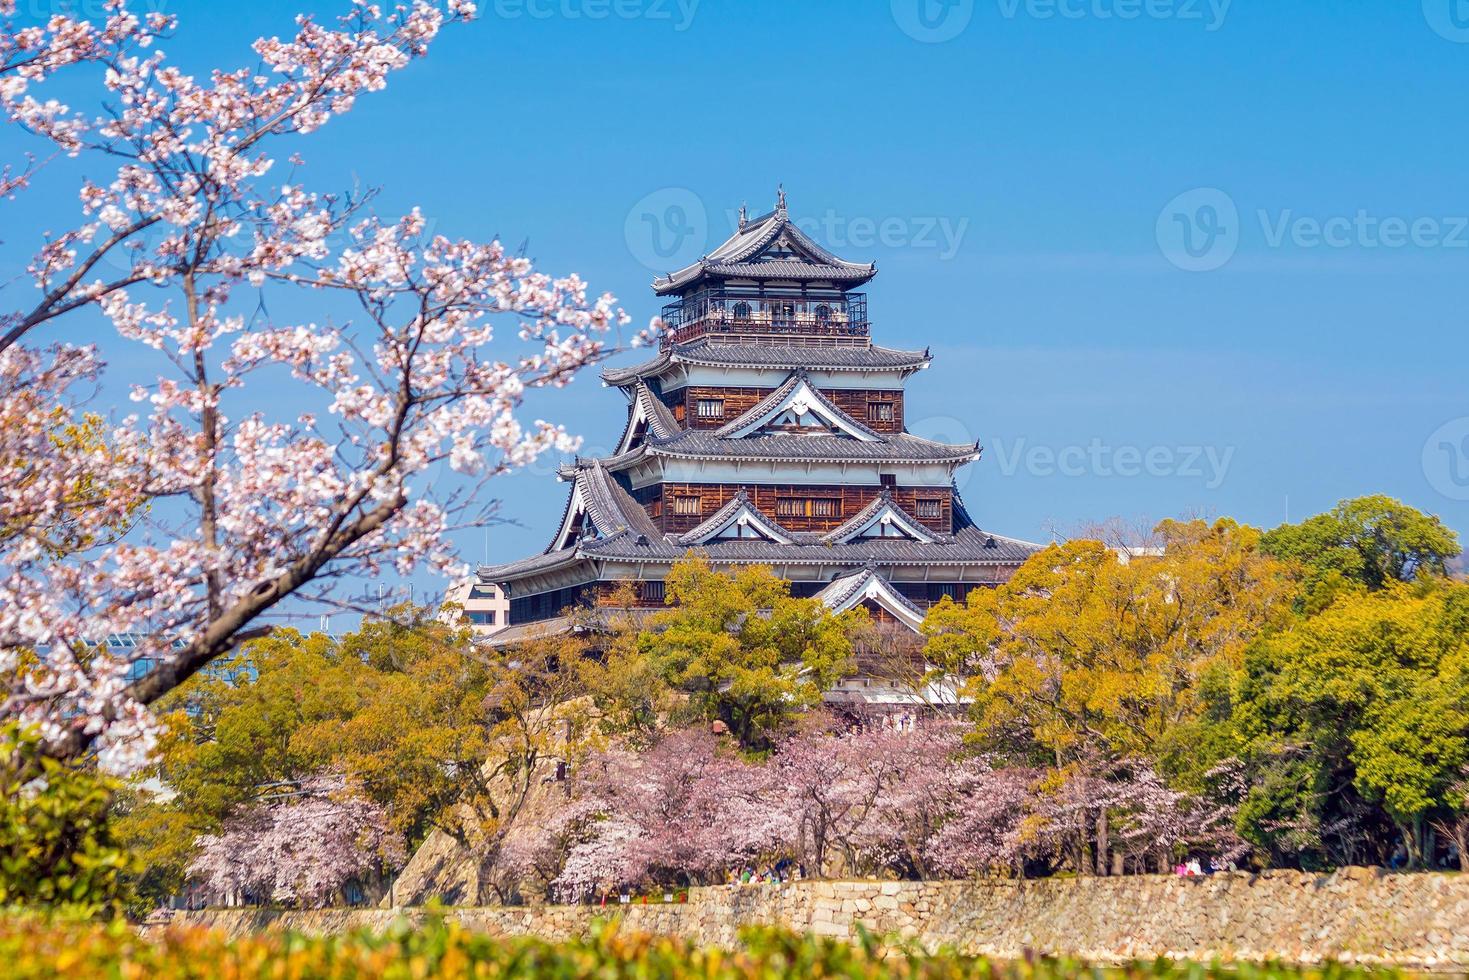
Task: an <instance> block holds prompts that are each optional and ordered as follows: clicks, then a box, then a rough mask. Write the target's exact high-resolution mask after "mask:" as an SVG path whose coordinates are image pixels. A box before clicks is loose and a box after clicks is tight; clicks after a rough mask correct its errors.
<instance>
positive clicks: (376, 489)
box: [0, 0, 646, 770]
mask: <svg viewBox="0 0 1469 980" xmlns="http://www.w3.org/2000/svg"><path fill="white" fill-rule="evenodd" d="M473 13H474V7H473V5H472V4H470V3H467V2H464V0H444V2H442V3H429V2H425V0H413V2H412V3H410V4H405V5H401V6H396V7H392V8H388V9H384V8H380V7H379V6H377V5H376V4H372V3H368V2H364V0H358V2H356V3H354V4H352V6H351V8H350V10H349V11H348V13H347V14H346V15H345V16H344V17H343V18H341V20H340V22H339V23H337V24H335V25H327V24H321V23H317V22H316V21H315V20H313V19H312V18H310V17H307V16H302V17H299V18H297V21H296V27H295V32H294V34H292V35H291V36H289V37H286V38H281V37H267V38H261V39H260V40H258V41H256V42H255V43H254V45H253V51H254V58H255V63H254V64H251V65H248V66H246V67H241V68H238V69H234V70H222V69H221V70H216V71H214V72H212V73H210V74H209V76H208V77H207V78H199V77H195V76H192V75H188V74H186V73H184V72H182V71H180V70H179V69H178V68H177V67H175V66H173V65H171V64H169V63H168V61H167V60H166V58H165V55H164V53H163V52H162V51H161V50H158V48H159V44H160V39H162V38H166V37H167V36H168V34H169V32H170V31H171V30H172V29H173V28H174V24H173V22H172V21H171V20H170V19H169V18H166V17H162V16H159V15H149V16H148V17H146V18H140V17H137V16H135V15H133V14H131V13H129V12H128V10H127V7H126V3H125V0H109V2H108V3H107V5H106V15H107V16H106V19H105V22H104V23H102V24H100V25H96V26H94V25H92V24H90V23H88V22H86V21H81V20H76V19H73V18H69V17H66V16H57V17H53V18H51V20H50V21H48V22H47V23H46V24H44V25H33V26H26V25H23V24H19V23H16V22H15V17H16V10H15V4H14V3H13V2H11V0H0V106H3V108H4V112H5V114H6V118H7V121H8V124H9V125H10V126H11V129H12V131H13V132H14V133H15V134H16V135H17V136H19V135H21V134H22V132H24V133H27V134H29V136H30V138H32V139H33V140H34V141H35V142H36V144H37V145H39V146H43V147H49V151H48V152H50V153H51V154H52V155H53V156H54V155H56V154H64V155H70V156H77V157H80V158H82V159H83V160H85V161H87V162H88V164H89V169H91V170H93V172H95V171H100V170H102V169H104V168H106V169H107V170H108V171H109V172H112V173H114V174H115V176H114V177H113V179H112V180H111V181H109V182H102V183H94V182H92V181H90V180H86V181H83V182H82V184H81V187H80V190H79V199H80V202H79V213H78V214H77V215H76V216H75V220H74V221H72V222H70V223H69V229H68V230H65V231H63V232H60V233H58V234H54V235H53V234H50V233H46V234H39V233H38V234H37V238H38V239H39V243H38V251H37V252H36V254H35V257H34V259H33V260H32V261H31V263H30V265H29V270H28V271H29V276H30V279H31V281H32V285H33V286H34V293H32V294H30V295H27V296H22V295H21V294H19V293H14V295H12V296H10V297H9V301H8V302H5V303H4V304H3V305H0V413H3V414H0V467H3V468H4V471H5V472H6V473H7V474H9V473H17V474H19V476H18V478H17V479H13V480H11V479H7V480H5V481H0V674H3V675H4V677H5V680H6V688H5V690H4V691H3V692H0V699H3V700H0V717H18V718H20V719H21V720H23V721H24V722H26V723H30V724H34V725H37V726H39V728H40V730H41V731H42V733H43V735H44V737H45V738H46V740H47V743H48V745H50V746H51V749H52V751H53V752H55V753H57V754H63V755H77V754H81V753H85V752H89V751H97V752H98V753H100V756H101V759H102V762H103V763H104V764H106V765H108V766H110V767H112V768H115V769H119V770H126V769H129V768H133V767H136V766H137V765H139V764H141V762H142V761H143V760H144V759H146V757H147V753H148V751H149V748H150V746H151V744H152V740H153V737H154V731H155V722H154V720H153V718H152V716H151V714H150V712H149V711H148V707H147V706H148V705H149V704H150V703H151V702H153V701H155V700H156V699H158V698H159V697H161V696H162V695H163V694H165V693H167V692H168V691H169V690H171V689H172V688H174V687H176V686H177V685H178V684H180V683H181V682H182V681H184V680H185V679H187V678H188V677H189V676H191V675H192V674H193V673H195V672H196V671H198V670H199V669H200V668H201V667H203V666H204V665H206V664H207V663H209V662H210V661H211V660H213V659H214V658H216V657H218V656H220V655H221V654H224V653H227V652H228V651H230V650H231V649H233V648H235V647H236V646H238V645H239V644H240V643H241V642H243V641H245V640H248V639H250V638H252V637H256V636H260V635H262V634H263V633H265V632H267V631H268V630H269V625H268V620H267V617H268V616H269V615H270V614H271V613H272V610H276V609H277V607H279V606H280V604H281V603H283V602H284V601H286V600H288V599H292V600H297V601H306V602H319V603H325V604H328V607H329V608H330V607H331V606H332V605H333V604H336V605H340V604H341V603H342V602H343V599H342V597H341V590H340V589H338V588H337V587H336V586H337V585H338V584H339V583H340V582H341V580H343V579H349V578H354V577H371V576H375V575H378V574H379V573H381V572H384V571H391V572H393V573H394V574H396V575H399V576H402V575H407V574H409V573H411V572H413V571H414V570H415V569H416V568H419V567H421V566H425V565H426V566H427V567H430V568H432V569H435V570H437V571H440V572H443V573H447V574H454V573H458V572H460V571H461V569H460V566H459V565H458V563H457V562H456V561H455V557H454V552H453V548H452V547H451V545H450V539H449V536H450V534H451V533H452V532H453V531H454V530H455V529H457V528H459V527H463V526H467V525H472V524H476V523H479V522H481V521H482V520H484V518H485V516H486V515H485V513H484V504H483V503H482V497H481V495H480V494H479V493H478V490H479V484H480V483H482V482H483V481H484V480H486V479H488V478H490V477H493V476H495V475H498V474H501V473H503V472H505V471H507V470H509V469H511V468H514V467H517V466H520V465H523V464H525V463H527V462H528V461H530V460H533V459H534V458H535V457H536V456H537V455H538V454H539V453H541V452H544V451H546V450H553V449H554V450H563V451H564V450H570V449H572V448H573V447H574V446H575V445H576V440H574V439H573V438H572V437H570V436H569V435H568V434H567V433H566V432H565V431H564V430H563V429H562V428H561V427H559V426H556V425H552V424H550V423H548V422H543V421H535V422H531V423H524V422H522V421H521V420H520V418H519V417H518V413H519V409H520V408H521V406H522V401H523V399H524V398H525V396H526V394H527V392H529V391H532V390H534V389H538V388H555V387H558V386H562V385H565V384H566V383H567V382H569V381H570V380H571V379H572V377H573V376H574V375H575V374H576V372H577V371H578V370H579V369H581V368H582V367H584V366H586V365H587V364H589V363H592V362H594V361H596V360H598V359H599V358H600V357H602V356H604V354H605V353H606V352H607V350H608V332H609V331H610V330H612V329H613V328H615V327H619V326H621V325H623V324H625V323H626V322H627V317H626V315H625V314H623V313H622V312H621V311H620V310H619V309H618V308H617V307H616V306H615V301H614V300H613V298H612V297H611V296H607V295H603V296H599V297H594V296H591V295H589V293H588V290H587V286H586V284H585V283H584V282H583V281H582V280H580V279H579V278H578V277H576V276H575V275H570V276H565V277H553V276H550V275H547V274H545V273H543V272H539V271H537V270H535V269H534V268H533V267H532V265H531V264H530V262H528V261H527V260H526V259H525V258H523V257H522V256H519V255H516V254H513V253H512V252H510V251H509V250H507V249H505V248H504V247H503V246H502V245H501V244H500V243H498V242H489V243H479V242H475V241H471V240H465V239H460V238H452V237H449V236H447V235H443V234H436V233H433V232H432V231H431V228H430V225H429V222H428V221H427V219H426V218H425V217H424V216H423V215H421V214H420V213H419V212H418V211H417V210H413V211H411V212H410V213H408V214H406V215H403V216H401V217H396V218H394V217H383V216H379V215H377V214H375V213H373V211H372V210H371V204H372V195H371V194H370V193H368V194H356V193H350V194H331V193H322V192H319V191H313V190H308V189H307V187H306V186H305V184H304V182H303V180H302V179H300V178H299V177H298V176H297V174H298V171H300V169H301V168H302V166H303V165H304V162H303V161H302V160H301V158H300V156H299V154H298V153H297V152H296V150H295V146H296V145H297V144H304V143H308V142H309V137H310V134H312V133H314V132H315V131H317V130H319V129H321V128H322V127H323V126H324V125H326V124H327V123H328V122H329V121H330V120H331V119H332V118H334V117H335V116H338V115H341V114H343V113H345V112H347V111H349V110H350V109H351V108H352V107H353V105H354V104H355V102H356V100H357V99H358V97H360V96H362V95H365V94H368V93H371V92H376V91H379V90H381V89H382V88H384V86H385V85H386V84H387V81H388V78H389V76H390V75H391V74H392V73H393V72H395V71H398V70H401V69H403V68H404V67H405V66H407V65H408V64H409V63H410V62H411V61H413V60H414V59H415V58H418V57H420V56H422V55H423V54H424V53H425V52H426V51H427V49H428V46H429V44H430V43H431V42H432V41H433V40H434V38H435V37H436V36H437V35H438V33H439V31H440V30H441V29H442V28H443V27H444V25H446V24H448V23H452V22H458V21H465V20H468V19H469V18H470V17H471V16H472V15H473ZM82 65H91V66H92V67H93V68H100V70H101V76H102V81H101V90H100V91H99V93H98V96H99V98H98V101H99V103H101V106H100V107H99V108H97V109H95V110H93V111H91V112H85V111H78V110H74V109H72V108H71V107H70V106H68V105H65V104H63V103H62V102H60V101H58V100H56V99H53V98H45V97H44V90H45V88H46V85H47V83H48V82H49V81H50V80H52V79H53V78H54V77H55V76H57V75H58V74H60V73H65V72H68V71H71V70H74V69H77V67H78V66H82ZM79 77H80V76H79ZM283 160H288V161H289V168H288V169H286V170H284V172H283V171H282V166H283V165H282V161H283ZM17 168H19V169H17ZM50 173H51V171H49V170H48V171H45V175H46V176H47V177H49V176H50ZM36 179H37V164H36V162H35V158H34V155H33V158H32V159H30V160H28V161H26V162H19V161H17V162H16V163H15V164H14V165H13V166H12V167H11V168H10V169H8V170H6V171H5V175H4V177H3V181H0V186H3V188H4V190H5V191H6V192H7V193H10V194H14V193H16V192H18V191H21V190H23V189H24V188H25V187H26V186H27V185H29V184H32V183H34V181H35V180H36ZM62 227H68V226H67V225H62ZM7 232H8V235H7V237H8V238H12V239H14V238H20V237H23V236H24V235H25V234H26V233H27V232H26V230H25V229H18V228H13V227H10V226H7ZM8 288H11V289H12V291H13V290H14V287H8ZM308 294H309V295H310V298H309V300H308V298H307V295H308ZM298 298H300V299H301V300H302V302H301V303H299V304H298V303H297V302H296V301H297V299H298ZM308 304H309V307H310V308H311V309H312V310H313V311H318V310H322V311H324V312H319V313H316V314H315V318H314V319H313V318H310V317H305V316H301V317H296V316H293V315H292V313H291V311H292V310H293V309H296V308H300V307H302V306H306V305H308ZM99 315H100V317H101V318H102V319H103V320H105V321H106V322H107V323H109V324H110V326H111V338H110V339H106V340H104V341H100V342H98V343H97V344H90V343H79V342H78V338H80V337H83V336H85V337H87V338H93V337H97V336H99V334H98V331H97V330H96V327H95V322H94V321H95V320H96V319H97V318H98V317H99ZM83 324H86V326H83ZM497 328H498V330H497ZM507 334H508V336H507ZM645 338H646V331H645V332H643V333H641V334H639V335H638V337H635V338H633V341H634V342H639V341H640V340H643V339H645ZM516 343H518V344H519V346H518V347H517V346H516ZM116 344H134V345H141V347H142V348H143V349H144V350H145V351H147V352H149V355H148V356H150V357H151V358H152V359H153V361H154V362H155V363H156V364H157V365H158V371H157V373H156V375H154V376H152V377H147V378H141V377H140V378H136V379H134V378H129V379H128V380H129V381H133V382H135V383H133V384H132V407H131V408H129V407H126V406H119V407H118V408H116V409H114V408H112V407H110V406H108V407H107V411H106V412H105V415H106V425H105V428H104V429H103V430H102V431H100V432H99V433H97V438H96V439H95V440H94V444H91V445H86V446H84V447H83V448H81V449H76V448H73V449H72V450H71V451H63V449H62V446H63V444H64V440H62V439H60V438H59V437H58V433H59V432H61V431H64V429H65V427H66V426H67V425H69V424H71V423H72V422H73V421H74V419H75V415H76V412H77V411H78V405H79V403H80V402H81V401H82V400H83V399H84V398H87V397H91V396H95V395H97V394H98V392H106V391H107V390H108V389H107V387H106V385H105V379H104V371H105V367H106V360H107V356H108V351H109V350H111V349H113V347H114V345H116ZM449 469H452V470H454V471H458V472H460V473H464V474H469V475H470V478H469V479H467V480H463V479H461V480H456V481H452V482H451V481H446V480H443V479H438V477H440V476H442V475H443V474H444V473H445V471H446V470H449ZM445 486H453V487H454V488H456V489H453V490H446V489H443V487H445ZM58 527H66V528H68V531H69V533H68V534H67V540H68V541H71V542H74V543H75V547H72V548H69V549H67V550H66V551H65V553H60V554H59V553H58V551H57V549H56V548H55V547H54V543H55V540H56V537H57V535H56V533H55V529H56V528H58ZM121 631H135V632H139V633H143V634H146V635H147V636H148V637H149V639H148V640H147V641H146V642H145V643H144V644H143V645H141V646H139V647H138V648H136V649H135V650H133V651H131V652H130V653H129V655H127V656H126V657H123V656H118V655H117V654H115V653H112V652H108V651H106V650H99V649H97V648H96V647H95V644H96V642H97V640H98V638H99V637H101V636H103V635H105V634H108V633H113V632H121ZM28 651H39V652H40V653H41V656H40V657H39V659H33V658H31V657H29V655H28ZM145 657H146V658H149V659H150V660H151V661H153V664H154V665H153V667H152V669H151V670H150V671H148V672H147V673H146V674H145V675H144V676H142V677H141V679H136V680H134V679H130V675H129V671H130V668H131V666H132V661H134V660H137V659H140V658H145Z"/></svg>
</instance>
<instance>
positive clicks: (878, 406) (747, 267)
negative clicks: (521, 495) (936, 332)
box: [478, 193, 1038, 641]
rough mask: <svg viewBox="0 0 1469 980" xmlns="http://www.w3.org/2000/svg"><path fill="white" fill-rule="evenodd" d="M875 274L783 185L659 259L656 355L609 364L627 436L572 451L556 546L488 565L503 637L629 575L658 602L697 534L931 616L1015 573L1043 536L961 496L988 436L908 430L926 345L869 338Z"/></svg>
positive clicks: (841, 595)
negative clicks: (1004, 530)
mask: <svg viewBox="0 0 1469 980" xmlns="http://www.w3.org/2000/svg"><path fill="white" fill-rule="evenodd" d="M876 274H877V267H876V266H875V265H874V264H873V263H870V262H866V263H863V262H850V261H847V260H845V259H841V258H838V257H836V256H835V255H833V254H831V253H830V252H828V251H827V250H826V249H825V248H823V247H821V246H820V245H818V244H817V243H816V242H814V241H812V240H811V238H810V237H808V236H807V235H806V234H805V233H803V232H802V231H801V230H800V229H799V228H798V227H797V226H796V225H795V223H793V222H792V221H791V219H790V217H789V215H788V214H787V212H786V204H785V196H784V194H783V193H782V194H781V195H780V197H779V200H778V203H777V204H776V207H775V210H773V211H771V212H770V213H769V214H766V215H763V216H761V217H757V218H746V217H745V215H744V212H743V210H742V211H741V217H740V220H739V227H738V229H737V230H736V231H735V233H734V235H733V236H732V237H731V238H730V239H729V240H728V241H726V242H724V244H722V245H720V246H719V247H718V248H716V249H714V250H713V251H712V252H710V253H709V254H708V255H706V256H704V257H703V258H701V259H700V260H699V261H698V262H696V263H694V264H692V265H690V266H688V267H687V268H684V269H680V270H678V271H676V272H671V273H669V274H668V275H666V276H663V277H660V278H657V279H655V280H654V281H653V290H654V292H655V293H657V294H658V295H659V296H662V297H666V298H667V300H668V304H667V305H666V306H664V307H663V320H664V323H665V325H666V327H665V331H664V333H663V336H662V339H661V347H660V349H659V351H658V355H657V356H656V357H653V358H651V359H650V360H647V361H644V362H643V363H641V364H637V365H635V366H632V367H627V368H617V369H609V370H605V371H604V372H603V373H602V379H603V381H604V383H605V384H606V385H608V386H611V387H614V388H617V389H619V390H620V391H621V392H622V394H623V395H624V396H625V398H626V399H627V425H626V427H625V428H624V430H623V432H622V436H621V438H620V439H619V440H618V442H617V445H616V449H615V450H614V451H613V453H612V454H611V455H610V456H606V457H603V458H578V459H576V460H575V461H574V462H573V463H570V464H568V465H564V466H563V467H562V468H561V471H560V478H561V480H563V481H564V482H565V483H566V484H568V485H569V489H568V491H567V494H566V506H565V510H564V512H563V514H562V517H561V522H560V524H559V526H558V527H557V530H556V533H555V537H554V538H552V540H551V542H550V544H549V545H548V546H547V547H546V549H545V551H543V552H542V553H540V554H538V555H534V556H532V557H529V558H524V559H522V560H520V561H516V562H511V563H509V564H503V565H494V566H486V567H482V568H480V569H479V571H478V577H479V582H480V583H481V584H482V585H483V586H486V587H489V586H500V587H501V588H503V589H504V590H505V591H506V592H507V593H508V594H509V598H510V617H509V620H510V622H511V623H512V624H515V625H514V627H512V629H510V630H508V631H504V632H503V633H502V637H503V641H509V640H511V639H512V638H513V637H515V636H517V635H518V636H525V635H534V633H535V632H543V631H547V630H554V629H555V628H557V627H558V625H560V624H564V623H567V622H568V619H567V618H566V613H567V611H568V610H572V609H574V608H576V607H589V606H596V605H599V604H605V603H606V601H607V599H608V598H609V597H610V596H612V595H613V594H614V592H615V591H616V592H617V593H618V594H619V595H623V596H626V595H627V594H628V592H627V590H626V589H625V588H624V584H625V583H631V584H632V586H633V591H632V593H631V594H632V595H634V596H635V597H636V599H635V601H636V602H637V604H638V605H640V606H661V605H663V604H664V581H663V580H664V577H665V575H666V574H667V573H668V571H669V569H670V568H671V567H672V566H673V564H674V563H675V562H677V561H679V560H680V559H683V558H684V557H685V556H687V555H688V554H689V553H690V552H698V553H701V554H703V555H705V556H707V557H708V559H709V561H710V562H711V563H712V564H713V565H714V566H715V567H717V568H724V569H730V568H735V567H738V566H743V565H754V564H759V565H765V566H768V567H770V568H771V569H773V570H774V571H775V573H776V574H777V575H779V576H781V577H782V578H784V579H786V580H788V581H789V582H790V584H791V593H792V594H793V595H796V596H815V597H818V598H820V599H821V600H822V601H824V602H825V603H826V604H827V605H828V606H830V607H831V608H832V609H834V610H837V611H841V610H845V609H849V608H852V607H853V606H857V605H861V606H865V607H866V608H867V609H868V610H869V611H870V612H871V614H872V615H873V617H874V618H875V619H877V620H878V621H880V622H891V623H897V624H902V625H903V626H906V627H908V628H910V629H913V630H915V631H916V630H917V629H918V626H919V624H920V623H921V622H922V620H923V616H924V613H925V611H926V609H927V607H928V606H929V605H931V604H933V603H935V602H938V601H939V600H940V599H942V598H943V597H944V596H952V597H954V598H956V599H962V598H963V597H964V596H965V595H967V594H968V593H969V591H970V590H971V589H974V588H976V587H978V586H985V585H994V584H997V583H1000V582H1003V581H1005V580H1006V579H1007V578H1009V577H1010V575H1011V574H1012V573H1013V572H1014V571H1015V569H1016V568H1018V567H1019V566H1020V564H1021V563H1022V562H1024V561H1025V559H1026V558H1028V557H1029V556H1030V555H1031V554H1033V553H1034V552H1035V551H1037V550H1038V547H1037V546H1036V545H1032V544H1029V543H1026V542H1024V541H1019V540H1016V539H1014V538H1007V537H1004V536H1003V535H1000V534H996V533H994V532H993V531H990V530H986V529H985V528H984V527H983V526H982V524H981V523H980V522H979V521H978V520H977V519H976V516H977V515H975V514H974V513H972V512H971V511H970V510H969V508H968V507H966V505H965V503H964V502H963V501H962V500H960V498H959V493H958V491H957V489H956V487H955V483H954V474H955V472H956V471H957V470H958V469H959V467H962V466H964V465H966V464H968V463H970V462H973V461H974V460H976V459H978V458H979V455H980V447H979V446H978V445H977V444H965V445H951V444H948V443H943V442H934V441H932V440H929V439H923V438H919V437H918V436H915V435H912V434H910V433H909V432H908V431H907V428H906V427H905V425H904V419H905V411H904V387H905V385H906V384H907V382H908V380H909V378H911V377H912V376H913V375H915V374H917V373H918V372H920V371H922V370H924V369H925V368H927V367H928V365H929V361H930V357H929V353H928V351H927V350H899V349H896V348H892V347H882V346H879V345H877V344H874V343H873V342H872V337H871V324H870V323H869V322H868V318H867V296H866V294H865V293H863V292H860V291H859V290H860V289H861V288H862V287H864V286H865V285H866V284H867V283H868V282H869V281H870V280H871V279H872V278H873V277H874V276H875V275H876ZM625 601H626V600H625V599H624V602H625ZM497 639H499V638H497Z"/></svg>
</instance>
